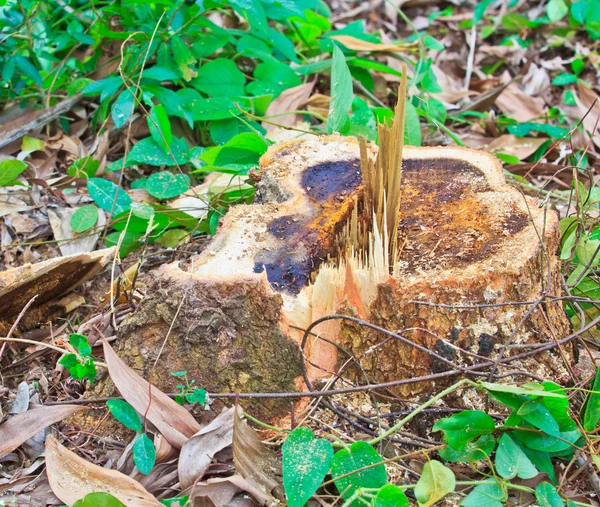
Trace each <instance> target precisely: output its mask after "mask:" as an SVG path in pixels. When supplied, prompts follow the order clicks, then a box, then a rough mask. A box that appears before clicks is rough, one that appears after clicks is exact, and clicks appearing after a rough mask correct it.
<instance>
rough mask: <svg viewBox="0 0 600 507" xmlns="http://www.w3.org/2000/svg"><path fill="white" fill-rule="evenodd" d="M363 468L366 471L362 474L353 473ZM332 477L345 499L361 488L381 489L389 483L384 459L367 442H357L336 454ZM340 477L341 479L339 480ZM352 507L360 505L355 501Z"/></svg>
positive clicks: (362, 471)
mask: <svg viewBox="0 0 600 507" xmlns="http://www.w3.org/2000/svg"><path fill="white" fill-rule="evenodd" d="M365 467H369V468H365ZM363 468H365V469H364V470H361V471H360V472H356V473H352V472H354V471H355V470H359V469H363ZM346 474H351V475H346ZM331 475H332V476H333V478H334V479H335V486H336V488H337V489H338V491H339V492H340V494H341V495H342V497H343V498H349V497H350V496H352V494H353V493H354V492H355V491H356V489H357V488H359V487H361V488H381V487H382V486H383V485H385V483H386V482H387V473H386V471H385V465H384V464H383V459H382V458H381V456H380V455H379V453H378V452H377V451H376V450H375V449H373V446H372V445H370V444H368V443H367V442H355V443H353V444H352V445H351V446H350V447H348V448H347V449H342V450H340V451H338V452H336V453H335V456H334V457H333V462H332V466H331ZM341 476H345V477H341ZM338 477H340V478H339V479H337V478H338ZM352 505H360V504H359V502H357V501H355V502H352Z"/></svg>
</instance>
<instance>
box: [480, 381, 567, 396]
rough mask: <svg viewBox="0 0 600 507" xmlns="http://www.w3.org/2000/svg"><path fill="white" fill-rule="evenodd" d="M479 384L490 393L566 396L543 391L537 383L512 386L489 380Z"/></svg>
mask: <svg viewBox="0 0 600 507" xmlns="http://www.w3.org/2000/svg"><path fill="white" fill-rule="evenodd" d="M480 384H481V386H482V387H483V388H484V389H486V390H487V391H490V393H509V394H517V395H519V394H521V395H527V396H539V397H549V398H562V399H564V398H566V396H565V395H564V394H561V393H557V392H552V391H545V390H544V388H543V386H541V385H539V384H523V386H521V387H518V386H513V385H510V384H492V383H491V382H480Z"/></svg>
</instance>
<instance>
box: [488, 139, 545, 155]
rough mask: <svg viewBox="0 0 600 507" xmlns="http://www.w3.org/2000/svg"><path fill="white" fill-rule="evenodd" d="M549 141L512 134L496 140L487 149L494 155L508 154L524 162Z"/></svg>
mask: <svg viewBox="0 0 600 507" xmlns="http://www.w3.org/2000/svg"><path fill="white" fill-rule="evenodd" d="M547 140H548V139H547V138H545V137H517V136H513V135H512V134H504V135H503V136H500V137H498V138H496V139H494V140H493V141H492V142H491V143H490V144H489V145H488V147H487V148H488V151H491V152H494V153H506V154H507V155H513V156H514V157H517V158H518V159H519V160H524V159H526V158H527V157H529V156H530V155H533V154H534V153H535V152H536V151H537V149H538V148H539V147H540V146H541V145H542V144H544V143H545V142H546V141H547Z"/></svg>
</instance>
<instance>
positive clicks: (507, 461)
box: [496, 433, 538, 479]
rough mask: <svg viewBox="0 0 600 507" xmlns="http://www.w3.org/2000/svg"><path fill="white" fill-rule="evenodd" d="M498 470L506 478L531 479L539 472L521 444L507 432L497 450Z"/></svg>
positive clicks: (501, 438)
mask: <svg viewBox="0 0 600 507" xmlns="http://www.w3.org/2000/svg"><path fill="white" fill-rule="evenodd" d="M496 470H497V471H498V473H499V474H500V476H501V477H504V478H505V479H512V478H514V477H519V478H520V479H531V478H532V477H535V476H536V475H537V474H538V471H537V470H536V468H535V467H534V466H533V463H532V462H531V461H530V460H529V458H528V457H527V455H526V454H525V453H524V452H523V450H522V449H521V447H520V446H519V444H517V443H516V442H515V441H514V440H513V439H512V438H511V437H510V436H509V435H508V434H506V433H505V434H504V435H502V436H501V437H500V441H499V444H498V449H497V450H496Z"/></svg>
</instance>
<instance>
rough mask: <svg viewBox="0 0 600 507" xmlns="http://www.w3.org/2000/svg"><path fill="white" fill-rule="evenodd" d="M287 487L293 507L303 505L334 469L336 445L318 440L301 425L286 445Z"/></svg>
mask: <svg viewBox="0 0 600 507" xmlns="http://www.w3.org/2000/svg"><path fill="white" fill-rule="evenodd" d="M282 453H283V456H282V459H283V487H284V489H285V496H286V497H287V500H288V505H289V507H302V506H303V505H305V504H306V502H307V501H308V499H309V498H310V497H311V496H312V495H313V494H314V493H315V492H316V491H317V489H319V486H320V485H321V483H322V482H323V479H324V478H325V476H326V475H327V473H328V472H329V469H330V468H331V460H332V459H333V447H332V445H331V443H330V442H329V441H327V440H325V439H323V438H320V439H317V440H315V437H314V435H313V432H312V431H311V430H310V429H309V428H305V427H302V426H300V427H298V428H296V429H295V430H294V431H292V432H291V433H290V434H289V435H288V437H287V438H286V440H285V442H284V444H283V448H282Z"/></svg>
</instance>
